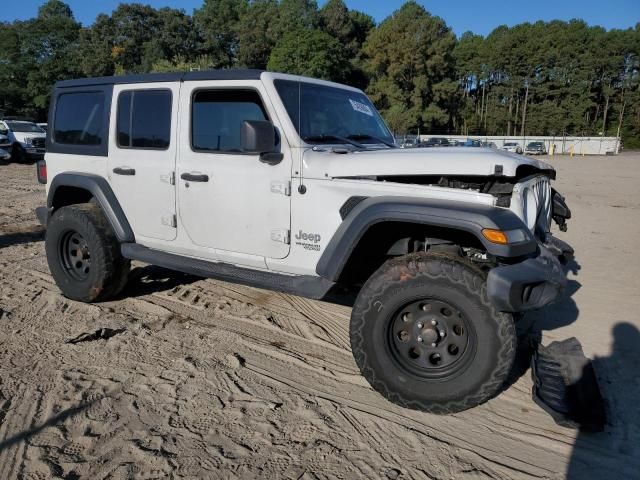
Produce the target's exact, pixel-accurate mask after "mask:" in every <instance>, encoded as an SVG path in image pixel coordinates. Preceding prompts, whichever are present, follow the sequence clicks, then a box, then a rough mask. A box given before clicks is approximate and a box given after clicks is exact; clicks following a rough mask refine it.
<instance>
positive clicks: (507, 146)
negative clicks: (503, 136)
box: [502, 142, 522, 154]
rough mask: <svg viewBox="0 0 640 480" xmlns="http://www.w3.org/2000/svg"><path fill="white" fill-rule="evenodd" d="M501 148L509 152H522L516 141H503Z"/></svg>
mask: <svg viewBox="0 0 640 480" xmlns="http://www.w3.org/2000/svg"><path fill="white" fill-rule="evenodd" d="M502 149H503V150H506V151H507V152H511V153H518V154H520V153H522V147H521V146H520V144H519V143H517V142H504V145H503V146H502Z"/></svg>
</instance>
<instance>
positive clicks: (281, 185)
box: [271, 181, 291, 197]
mask: <svg viewBox="0 0 640 480" xmlns="http://www.w3.org/2000/svg"><path fill="white" fill-rule="evenodd" d="M271 193H281V194H282V195H286V196H287V197H288V196H290V195H291V182H289V181H285V182H277V181H276V182H271Z"/></svg>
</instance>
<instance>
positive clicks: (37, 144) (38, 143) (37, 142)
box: [31, 138, 44, 148]
mask: <svg viewBox="0 0 640 480" xmlns="http://www.w3.org/2000/svg"><path fill="white" fill-rule="evenodd" d="M31 145H33V146H34V147H36V148H44V138H34V139H33V140H31Z"/></svg>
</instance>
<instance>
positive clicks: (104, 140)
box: [46, 85, 113, 157]
mask: <svg viewBox="0 0 640 480" xmlns="http://www.w3.org/2000/svg"><path fill="white" fill-rule="evenodd" d="M83 92H85V93H86V92H101V93H102V94H103V95H104V105H103V107H102V108H103V111H102V131H101V133H100V145H72V144H67V143H57V142H56V141H55V138H54V136H53V133H54V130H55V116H56V106H57V104H58V98H59V97H60V96H61V95H67V94H70V93H83ZM112 96H113V85H92V86H87V87H83V88H73V89H68V90H66V89H65V90H61V89H58V88H56V89H55V90H54V91H53V95H52V97H51V106H50V107H49V120H48V127H47V142H46V145H47V146H46V151H47V152H49V153H68V154H70V155H89V156H94V157H107V156H109V121H110V119H111V97H112Z"/></svg>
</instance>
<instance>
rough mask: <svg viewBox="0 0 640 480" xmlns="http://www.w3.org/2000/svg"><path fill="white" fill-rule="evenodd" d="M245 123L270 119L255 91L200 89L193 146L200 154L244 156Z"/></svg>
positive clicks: (193, 118) (194, 107)
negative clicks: (241, 137)
mask: <svg viewBox="0 0 640 480" xmlns="http://www.w3.org/2000/svg"><path fill="white" fill-rule="evenodd" d="M245 120H268V118H267V112H266V110H265V108H264V106H263V105H262V100H261V99H260V95H258V92H256V91H254V90H231V89H220V90H198V91H196V93H195V94H194V95H193V102H192V107H191V147H192V148H193V149H194V150H196V151H206V152H222V153H242V145H241V139H240V130H241V128H242V122H244V121H245Z"/></svg>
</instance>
